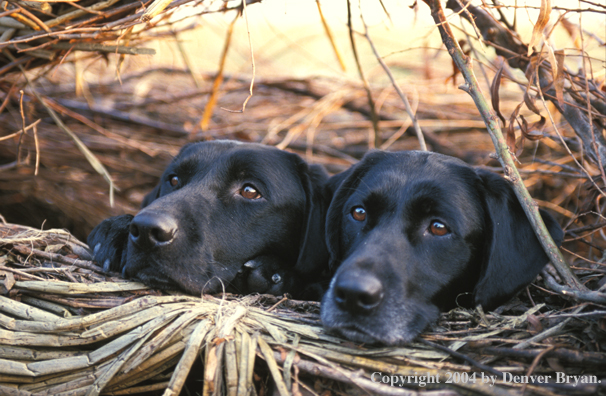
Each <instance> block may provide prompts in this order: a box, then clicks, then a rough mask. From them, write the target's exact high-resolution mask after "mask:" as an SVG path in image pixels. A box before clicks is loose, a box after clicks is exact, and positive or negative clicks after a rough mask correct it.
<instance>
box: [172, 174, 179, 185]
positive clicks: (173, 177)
mask: <svg viewBox="0 0 606 396" xmlns="http://www.w3.org/2000/svg"><path fill="white" fill-rule="evenodd" d="M170 185H171V186H173V187H177V186H178V185H179V176H172V177H171V178H170Z"/></svg>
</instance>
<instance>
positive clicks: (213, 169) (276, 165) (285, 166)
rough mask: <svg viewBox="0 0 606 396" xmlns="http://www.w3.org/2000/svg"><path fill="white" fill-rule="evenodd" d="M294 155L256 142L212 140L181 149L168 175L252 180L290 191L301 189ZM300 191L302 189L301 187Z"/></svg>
mask: <svg viewBox="0 0 606 396" xmlns="http://www.w3.org/2000/svg"><path fill="white" fill-rule="evenodd" d="M295 157H296V156H295V155H294V154H290V153H288V152H285V151H282V150H279V149H277V148H275V147H271V146H264V145H261V144H256V143H240V142H234V141H221V140H219V141H212V142H201V143H194V144H191V145H188V146H186V147H184V148H183V149H182V150H181V152H180V153H179V155H177V157H175V159H174V160H173V162H172V164H171V166H170V169H168V170H167V172H172V171H175V172H176V173H184V174H189V175H191V176H192V177H194V178H204V179H206V178H208V177H210V178H211V179H216V180H222V181H224V182H229V181H234V180H245V179H253V180H258V181H261V182H263V183H264V184H265V185H273V186H275V187H276V188H284V189H290V190H293V189H295V188H297V187H301V180H300V175H299V166H300V163H299V162H301V161H299V162H297V161H296V158H295ZM301 188H302V187H301Z"/></svg>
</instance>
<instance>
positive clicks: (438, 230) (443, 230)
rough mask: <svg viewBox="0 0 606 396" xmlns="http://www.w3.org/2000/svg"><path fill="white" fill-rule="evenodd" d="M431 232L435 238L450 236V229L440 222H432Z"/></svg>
mask: <svg viewBox="0 0 606 396" xmlns="http://www.w3.org/2000/svg"><path fill="white" fill-rule="evenodd" d="M429 232H431V233H432V234H433V235H435V236H444V235H446V234H448V227H446V225H445V224H444V223H442V222H440V221H435V220H434V221H432V222H431V225H430V226H429Z"/></svg>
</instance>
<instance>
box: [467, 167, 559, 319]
mask: <svg viewBox="0 0 606 396" xmlns="http://www.w3.org/2000/svg"><path fill="white" fill-rule="evenodd" d="M476 172H477V174H478V176H479V177H480V179H481V181H482V184H483V188H482V189H483V190H484V195H485V204H486V205H485V211H486V229H487V231H489V232H488V235H490V236H489V238H488V240H487V246H486V249H487V251H486V255H485V261H484V264H483V266H482V269H481V273H480V278H479V281H478V283H477V285H476V287H475V290H474V298H475V302H476V304H481V305H482V306H483V307H484V308H485V309H493V308H495V307H497V306H499V305H501V304H503V303H504V302H506V301H507V300H509V299H510V298H511V297H513V296H514V295H515V294H516V293H517V292H518V291H519V290H520V289H522V288H523V287H524V286H526V285H528V284H529V283H530V282H532V281H533V280H534V278H535V277H536V276H537V274H538V273H539V272H540V271H541V269H542V268H543V267H544V266H545V265H546V264H547V262H548V261H549V258H548V257H547V255H546V254H545V252H544V250H543V247H542V246H541V243H540V242H539V240H538V238H537V237H536V235H535V233H534V230H533V229H532V226H531V224H530V221H528V218H527V217H526V214H525V212H524V210H523V209H522V206H521V205H520V203H519V201H518V199H517V197H516V196H515V193H514V191H513V187H512V186H511V185H510V184H509V183H508V182H507V181H506V180H505V179H503V178H502V177H500V176H498V175H496V174H494V173H492V172H489V171H486V170H482V169H478V170H476ZM541 217H542V218H543V221H544V222H545V225H546V226H547V229H548V230H549V233H550V234H551V236H552V238H553V239H554V241H555V243H556V244H557V245H560V244H561V243H562V240H563V238H564V232H563V231H562V228H561V227H560V226H559V225H558V223H557V222H556V221H555V220H554V218H553V217H551V215H549V214H548V213H547V212H545V211H543V210H541Z"/></svg>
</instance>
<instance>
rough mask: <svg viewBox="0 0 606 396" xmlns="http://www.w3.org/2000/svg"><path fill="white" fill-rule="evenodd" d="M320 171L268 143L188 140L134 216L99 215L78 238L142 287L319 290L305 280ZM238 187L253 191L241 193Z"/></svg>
mask: <svg viewBox="0 0 606 396" xmlns="http://www.w3.org/2000/svg"><path fill="white" fill-rule="evenodd" d="M174 176H177V177H178V184H177V186H175V187H173V186H172V185H171V179H172V178H173V177H174ZM327 179H328V176H327V175H326V173H325V171H324V170H323V168H322V167H320V166H315V165H314V166H308V165H307V164H306V163H305V162H304V161H303V160H302V159H301V158H300V157H299V156H297V155H296V154H291V153H288V152H285V151H281V150H278V149H276V148H274V147H269V146H263V145H259V144H252V143H237V142H232V141H213V142H203V143H194V144H189V145H187V146H185V147H183V148H182V149H181V151H180V153H179V154H178V155H177V156H176V157H175V158H174V160H173V161H172V163H171V164H170V165H169V166H168V167H167V169H166V171H165V172H164V174H163V176H162V178H161V180H160V183H159V184H158V185H157V186H156V187H155V188H154V190H153V191H152V192H151V193H150V194H149V195H147V196H146V197H145V199H144V201H143V204H142V206H143V208H144V209H143V210H141V211H140V212H139V213H138V214H137V216H135V217H133V216H131V215H123V216H117V217H112V218H109V219H107V220H104V221H103V222H102V223H100V224H99V225H98V226H97V227H96V228H95V229H94V230H93V231H92V232H91V234H90V235H89V237H88V244H89V245H90V246H91V248H93V250H94V254H95V259H96V261H97V262H98V263H100V264H101V265H102V266H103V268H104V269H105V270H112V271H119V272H122V274H123V275H124V276H126V277H131V278H135V279H139V280H141V281H142V282H144V283H146V284H148V285H150V286H152V287H158V288H163V289H182V290H184V291H186V292H189V293H192V294H197V295H200V294H201V293H215V292H219V291H221V290H222V289H223V288H225V290H227V291H231V292H235V293H242V294H246V293H252V292H259V293H271V294H276V295H279V294H282V293H285V292H289V293H291V294H293V295H295V296H298V297H300V298H310V299H311V298H319V297H320V296H319V295H313V294H312V295H309V294H306V293H307V291H308V290H316V289H314V287H312V288H311V289H308V288H307V287H306V286H307V285H308V284H310V283H313V282H317V281H318V275H319V274H320V273H321V272H322V271H324V269H325V268H326V267H327V265H326V264H327V261H328V252H327V249H326V245H325V241H324V237H323V236H324V218H325V214H326V210H327V208H328V203H329V200H328V199H326V198H325V196H324V195H323V186H324V184H325V182H326V180H327ZM246 185H251V186H253V187H254V188H255V189H256V190H257V191H259V192H260V193H261V195H262V197H261V198H258V199H247V198H245V197H244V196H242V195H241V191H242V188H243V187H244V186H246ZM325 272H327V271H325Z"/></svg>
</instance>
